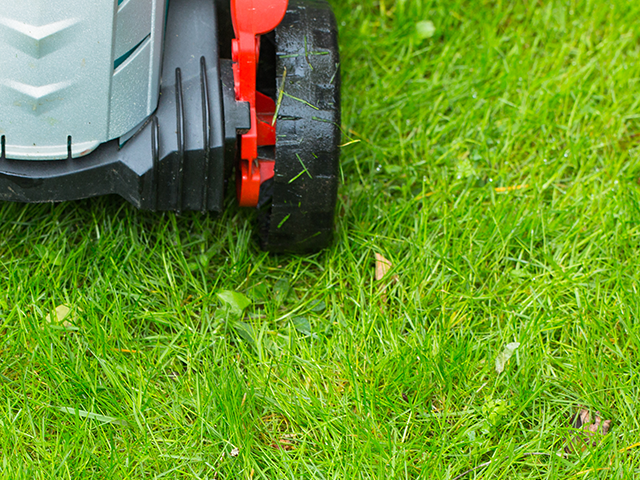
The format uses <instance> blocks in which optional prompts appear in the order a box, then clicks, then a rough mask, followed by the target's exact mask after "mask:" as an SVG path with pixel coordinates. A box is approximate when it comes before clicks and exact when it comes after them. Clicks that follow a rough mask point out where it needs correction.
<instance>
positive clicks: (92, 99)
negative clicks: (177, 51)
mask: <svg viewBox="0 0 640 480" xmlns="http://www.w3.org/2000/svg"><path fill="white" fill-rule="evenodd" d="M166 2H167V0H122V1H120V2H119V1H118V0H19V1H16V0H0V51H2V55H0V111H1V112H2V114H1V115H0V136H2V145H3V150H4V151H3V155H4V157H6V158H11V159H24V160H52V159H65V158H67V157H69V156H71V157H74V158H75V157H80V156H82V155H85V154H87V153H89V152H91V151H93V150H94V149H95V148H96V147H98V145H100V144H102V143H105V142H107V141H109V140H112V139H114V138H118V137H120V136H123V135H125V134H126V133H127V132H129V131H131V130H132V129H134V128H135V127H136V126H138V125H139V124H140V123H141V122H143V121H144V120H145V119H146V118H147V117H148V116H149V115H151V113H152V112H153V111H154V110H155V109H156V106H157V104H158V94H159V87H160V68H161V61H162V44H163V37H164V25H165V12H166V8H167V5H166Z"/></svg>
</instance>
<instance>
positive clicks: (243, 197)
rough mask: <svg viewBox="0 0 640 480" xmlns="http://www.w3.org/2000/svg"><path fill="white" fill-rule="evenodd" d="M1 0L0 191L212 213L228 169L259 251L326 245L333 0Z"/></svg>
mask: <svg viewBox="0 0 640 480" xmlns="http://www.w3.org/2000/svg"><path fill="white" fill-rule="evenodd" d="M1 3H2V7H3V8H2V11H1V13H0V45H1V47H2V51H3V55H2V57H1V58H0V65H1V68H0V105H1V107H0V108H1V112H2V115H0V146H1V155H0V200H5V201H15V202H30V203H35V202H59V201H66V200H77V199H82V198H88V197H93V196H98V195H106V194H117V195H120V196H121V197H123V198H124V199H126V200H127V201H129V202H130V203H131V204H133V205H134V206H136V207H138V208H140V209H146V210H154V211H176V212H181V211H187V210H200V211H203V212H221V211H222V209H223V204H224V198H225V189H226V186H227V185H232V184H233V183H234V178H235V187H236V195H237V198H238V202H239V204H240V205H241V206H243V207H253V208H257V209H258V210H259V211H258V215H257V218H258V223H259V228H258V231H259V236H260V238H261V241H262V246H263V248H265V249H266V250H268V251H271V252H311V251H317V250H319V249H321V248H323V247H325V246H327V245H328V244H329V242H330V240H331V235H332V231H333V217H334V210H335V204H336V197H337V185H338V156H339V150H338V144H339V140H340V61H339V57H338V46H337V29H336V23H335V18H334V16H333V13H332V11H331V8H330V7H329V5H328V4H327V3H326V0H289V1H287V0H230V1H229V0H92V1H87V0H55V1H52V0H21V1H19V2H15V1H2V2H1ZM234 171H235V175H234Z"/></svg>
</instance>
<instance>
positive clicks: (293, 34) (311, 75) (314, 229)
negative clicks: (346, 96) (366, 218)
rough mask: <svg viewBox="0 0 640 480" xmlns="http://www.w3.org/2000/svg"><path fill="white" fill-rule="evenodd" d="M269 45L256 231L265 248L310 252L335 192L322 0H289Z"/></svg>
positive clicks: (333, 88) (334, 112) (334, 47)
mask: <svg viewBox="0 0 640 480" xmlns="http://www.w3.org/2000/svg"><path fill="white" fill-rule="evenodd" d="M275 50H276V56H275V66H276V87H277V100H278V104H277V107H276V110H277V125H276V148H275V159H276V161H275V175H274V177H273V178H272V179H271V180H268V181H266V182H264V183H263V184H262V186H261V188H260V199H259V205H258V208H259V209H260V213H259V220H260V235H261V240H262V245H263V248H265V249H266V250H268V251H270V252H274V253H281V252H292V253H307V252H315V251H318V250H321V249H322V248H325V247H327V246H328V245H329V243H330V242H331V238H332V235H333V229H334V214H335V207H336V200H337V194H338V170H339V165H338V162H339V148H338V145H339V142H340V59H339V54H338V39H337V26H336V20H335V17H334V15H333V12H332V10H331V7H330V6H329V4H328V3H327V2H326V0H289V7H288V9H287V13H286V15H285V17H284V20H283V21H282V23H281V24H280V25H279V26H278V28H277V29H276V31H275Z"/></svg>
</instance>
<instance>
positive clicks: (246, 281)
mask: <svg viewBox="0 0 640 480" xmlns="http://www.w3.org/2000/svg"><path fill="white" fill-rule="evenodd" d="M333 4H334V8H335V11H336V16H337V18H338V23H339V25H340V39H341V47H342V72H343V128H344V131H345V143H348V142H350V141H352V140H359V142H358V143H351V144H349V145H347V146H345V147H343V149H342V152H343V156H342V176H343V185H342V187H341V190H340V200H339V210H338V217H337V218H338V220H337V234H336V241H335V243H334V245H333V246H332V248H330V249H328V250H327V251H325V252H323V253H321V254H318V255H312V256H301V257H295V256H268V255H266V254H264V253H262V252H261V251H259V249H258V248H257V246H256V243H255V239H254V237H253V220H254V219H253V216H252V214H251V213H249V212H245V211H240V210H238V209H237V208H236V207H234V206H233V203H232V202H231V201H230V203H229V208H228V209H227V211H226V212H225V214H224V215H222V216H221V217H220V218H217V219H214V218H211V217H205V216H202V215H200V214H185V215H182V216H176V215H173V214H155V213H148V212H138V211H136V210H135V209H134V208H132V207H130V206H129V205H128V204H126V203H124V202H123V201H121V200H119V199H117V198H103V199H93V200H88V201H81V202H73V203H66V204H59V205H35V206H34V205H32V206H24V205H13V204H2V205H1V206H0V218H2V223H1V226H2V227H1V228H0V277H1V278H0V285H1V287H2V288H1V291H0V476H1V477H2V478H11V479H16V478H30V479H31V478H33V479H49V478H74V479H76V478H118V479H120V478H122V479H124V478H136V479H137V478H163V477H164V478H210V479H213V478H227V479H235V478H266V479H281V478H282V479H284V478H288V479H312V478H313V479H315V478H318V479H343V478H425V479H426V478H429V479H453V478H458V476H459V475H462V474H463V473H464V472H465V471H467V470H468V469H471V468H474V467H479V466H481V465H483V464H485V465H484V466H482V467H481V468H477V469H476V470H473V471H471V472H469V473H467V474H466V475H464V476H463V477H462V478H509V479H511V478H554V479H555V478H576V479H584V478H613V477H615V478H633V476H634V473H635V472H636V471H637V469H638V468H640V448H638V449H637V448H635V446H634V445H635V444H636V443H637V442H640V425H639V422H638V417H639V412H638V404H639V401H640V377H639V376H638V362H639V360H640V358H639V352H638V348H639V343H640V337H639V335H640V318H639V315H640V296H639V288H640V286H639V280H640V266H639V261H640V255H639V254H638V252H639V247H640V185H639V184H638V179H639V178H640V162H639V154H640V3H638V2H632V1H623V0H615V1H611V2H594V1H587V0H584V1H578V0H576V1H542V2H525V1H522V2H520V1H512V2H509V1H474V2H472V1H464V2H463V1H446V2H445V1H431V2H429V1H421V0H406V1H401V0H398V1H395V2H393V1H391V0H384V1H382V0H380V1H375V2H374V1H370V0H367V1H356V0H345V1H343V2H338V1H334V2H333ZM426 21H430V22H432V23H433V26H434V27H435V32H434V35H433V36H432V37H430V38H423V37H425V35H420V33H419V32H421V31H422V32H424V31H425V28H424V27H425V24H421V27H422V29H417V28H416V24H417V23H418V22H426ZM426 30H427V31H428V28H427V29H426ZM376 253H378V254H381V255H383V256H384V257H385V258H387V259H388V260H389V261H390V262H391V263H392V264H393V267H392V269H391V271H390V272H389V273H388V274H387V276H386V277H385V279H383V280H382V281H376V280H375V277H374V275H375V258H374V256H375V254H376ZM383 285H386V289H385V290H384V291H383V288H382V287H383ZM223 291H233V292H239V293H242V294H244V295H246V296H247V297H248V298H250V299H251V300H252V302H253V303H252V305H250V306H249V307H247V308H246V309H245V310H244V312H242V313H241V314H239V313H238V312H237V311H235V312H234V308H233V307H234V305H233V302H232V304H231V305H229V303H228V302H227V303H225V302H224V301H222V300H221V298H220V297H219V296H218V293H220V292H223ZM236 303H237V302H236ZM61 306H63V307H61ZM65 307H66V308H68V309H69V312H68V315H67V316H66V318H64V319H63V318H62V316H63V315H62V314H63V313H65V312H66V309H65ZM235 307H236V310H237V307H238V305H235ZM56 308H59V312H60V315H58V314H56V313H55V312H56ZM512 342H518V343H520V346H519V348H517V350H515V354H514V355H513V357H512V358H511V360H510V361H509V362H508V363H507V365H506V367H505V370H504V372H502V373H500V374H498V373H497V372H496V369H495V359H496V357H497V356H498V355H499V354H500V353H501V352H502V351H503V350H504V349H505V346H506V345H507V344H509V343H512ZM581 407H585V408H588V409H590V410H591V411H599V412H601V416H602V418H603V419H612V420H613V425H612V428H611V432H610V433H609V434H607V435H606V436H605V437H604V438H602V439H601V441H599V442H598V444H597V445H596V446H589V445H587V446H585V448H584V451H577V452H576V451H572V452H571V453H565V451H564V447H565V445H566V441H567V438H568V437H569V436H571V435H572V432H571V429H570V417H571V415H573V414H575V413H576V412H577V411H578V409H579V408H581ZM625 448H626V450H624V449H625ZM489 461H490V463H488V464H487V462H489Z"/></svg>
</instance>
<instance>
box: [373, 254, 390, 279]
mask: <svg viewBox="0 0 640 480" xmlns="http://www.w3.org/2000/svg"><path fill="white" fill-rule="evenodd" d="M391 267H393V265H392V264H391V262H390V261H389V260H387V259H386V258H384V257H383V256H382V255H380V254H379V253H376V280H378V281H380V280H382V279H383V278H384V276H385V275H386V274H387V273H389V270H391Z"/></svg>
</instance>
